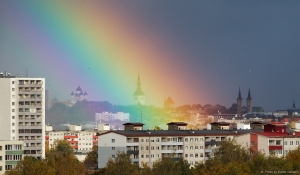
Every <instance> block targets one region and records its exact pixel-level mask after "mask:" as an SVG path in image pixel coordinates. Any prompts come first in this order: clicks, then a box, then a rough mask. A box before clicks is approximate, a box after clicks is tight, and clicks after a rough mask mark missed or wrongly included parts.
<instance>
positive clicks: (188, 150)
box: [98, 130, 234, 168]
mask: <svg viewBox="0 0 300 175" xmlns="http://www.w3.org/2000/svg"><path fill="white" fill-rule="evenodd" d="M131 132H135V133H136V134H134V136H130V134H129V135H127V134H126V133H128V132H126V131H125V132H123V131H118V132H117V131H111V132H107V133H104V134H101V135H99V136H98V168H103V167H105V165H106V162H107V161H108V160H109V158H115V157H116V156H117V153H118V151H121V152H122V151H124V152H125V153H127V154H129V155H130V158H131V161H132V163H134V164H137V165H139V166H140V167H142V163H147V165H148V166H149V167H152V165H153V163H154V162H155V161H157V160H159V159H162V158H165V157H169V156H174V157H173V158H174V159H175V160H178V159H181V158H183V159H184V160H187V161H188V162H189V164H190V165H191V167H193V166H194V165H196V164H198V163H202V162H205V161H206V160H208V159H210V158H211V157H212V156H213V151H214V149H216V148H217V145H218V143H219V142H220V141H224V140H226V139H233V135H234V134H233V135H228V134H223V135H222V134H220V135H216V134H212V135H211V136H210V135H209V134H200V135H199V134H196V132H195V133H193V132H190V133H187V132H186V131H183V130H180V131H179V130H177V131H174V133H171V134H170V135H168V133H170V132H169V131H167V130H166V131H151V132H150V131H140V130H137V131H131ZM155 132H165V134H159V135H157V134H155ZM140 133H142V134H140ZM176 133H177V134H176ZM182 133H185V134H184V135H183V134H182Z"/></svg>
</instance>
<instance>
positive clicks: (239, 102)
mask: <svg viewBox="0 0 300 175" xmlns="http://www.w3.org/2000/svg"><path fill="white" fill-rule="evenodd" d="M242 103H243V98H242V96H241V88H240V87H239V96H238V98H237V99H236V105H237V106H236V108H237V112H236V113H237V116H238V117H241V116H242Z"/></svg>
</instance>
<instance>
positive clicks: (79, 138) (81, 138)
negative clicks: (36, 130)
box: [45, 125, 98, 160]
mask: <svg viewBox="0 0 300 175" xmlns="http://www.w3.org/2000/svg"><path fill="white" fill-rule="evenodd" d="M46 128H47V129H46V134H45V135H46V136H45V139H46V144H47V147H48V148H49V149H52V148H54V146H55V145H54V142H55V140H66V141H68V142H69V143H70V145H71V146H72V148H73V149H74V152H75V154H76V155H78V156H77V157H78V159H79V160H84V158H85V156H86V154H87V153H88V152H90V151H91V150H92V148H93V145H97V144H98V136H97V133H96V131H94V130H82V129H81V125H70V130H68V131H56V130H53V127H50V126H46Z"/></svg>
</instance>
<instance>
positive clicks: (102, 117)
mask: <svg viewBox="0 0 300 175" xmlns="http://www.w3.org/2000/svg"><path fill="white" fill-rule="evenodd" d="M114 120H120V121H123V122H128V121H129V120H130V114H129V113H124V112H117V113H110V112H102V113H96V114H95V121H96V123H100V122H103V121H114Z"/></svg>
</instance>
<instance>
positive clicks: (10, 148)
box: [0, 140, 24, 175]
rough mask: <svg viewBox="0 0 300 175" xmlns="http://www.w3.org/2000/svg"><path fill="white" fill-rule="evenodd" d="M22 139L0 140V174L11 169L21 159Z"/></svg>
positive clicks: (22, 150) (22, 152) (22, 151)
mask: <svg viewBox="0 0 300 175" xmlns="http://www.w3.org/2000/svg"><path fill="white" fill-rule="evenodd" d="M23 144H24V142H23V141H11V140H8V141H3V140H1V141H0V175H2V174H4V173H5V171H6V170H11V169H13V168H14V167H15V166H16V165H17V163H18V162H19V161H20V160H22V159H23V154H24V149H23V148H24V146H23Z"/></svg>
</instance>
